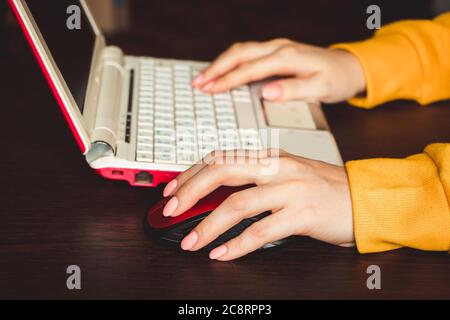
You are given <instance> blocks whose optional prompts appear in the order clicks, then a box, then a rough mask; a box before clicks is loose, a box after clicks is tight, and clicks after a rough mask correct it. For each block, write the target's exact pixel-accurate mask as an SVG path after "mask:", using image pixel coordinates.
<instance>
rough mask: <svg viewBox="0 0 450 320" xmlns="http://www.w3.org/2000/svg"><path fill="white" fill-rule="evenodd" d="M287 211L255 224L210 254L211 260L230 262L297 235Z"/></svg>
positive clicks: (284, 210)
mask: <svg viewBox="0 0 450 320" xmlns="http://www.w3.org/2000/svg"><path fill="white" fill-rule="evenodd" d="M290 220H291V219H290V215H288V214H287V212H286V209H282V210H281V211H279V212H276V213H273V214H271V215H270V216H268V217H266V218H264V219H262V220H260V221H257V222H255V223H253V224H252V225H251V226H250V227H248V228H247V229H245V230H244V232H242V233H241V234H240V235H239V236H237V237H236V238H234V239H231V240H230V241H228V242H227V243H225V244H224V245H222V246H219V247H217V248H215V249H214V250H212V251H211V252H210V258H211V259H216V260H219V261H229V260H233V259H237V258H240V257H242V256H245V255H246V254H249V253H250V252H253V251H255V250H258V249H259V248H261V247H263V246H264V245H266V244H268V243H270V242H274V241H277V240H280V239H284V238H287V237H289V236H291V235H293V234H294V233H295V229H294V224H293V223H292V221H290Z"/></svg>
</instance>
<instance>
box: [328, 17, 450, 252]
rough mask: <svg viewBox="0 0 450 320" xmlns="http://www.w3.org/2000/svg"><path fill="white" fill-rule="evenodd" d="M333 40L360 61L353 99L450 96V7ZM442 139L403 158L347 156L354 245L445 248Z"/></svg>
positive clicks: (447, 212) (447, 149)
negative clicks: (359, 91) (360, 91)
mask: <svg viewBox="0 0 450 320" xmlns="http://www.w3.org/2000/svg"><path fill="white" fill-rule="evenodd" d="M333 47H334V48H340V49H344V50H348V51H350V52H351V53H353V54H354V55H355V56H356V57H357V58H358V60H359V61H360V63H361V65H362V66H363V69H364V73H365V77H366V82H367V93H366V96H365V97H357V98H354V99H351V100H350V103H351V104H353V105H356V106H359V107H362V108H372V107H374V106H375V105H378V104H381V103H384V102H386V101H389V100H394V99H413V100H416V101H418V102H419V103H420V104H423V105H424V104H428V103H431V102H433V101H437V100H443V99H448V98H450V13H447V14H444V15H441V16H439V17H438V18H436V19H435V20H433V21H426V20H419V21H402V22H397V23H393V24H391V25H388V26H386V27H384V28H382V29H381V30H379V31H378V32H377V33H376V34H375V36H374V37H373V38H372V39H369V40H367V41H362V42H356V43H350V44H338V45H335V46H333ZM449 126H450V119H449ZM430 142H431V141H430ZM442 142H447V143H436V144H432V145H429V146H428V147H427V148H426V149H425V151H424V152H423V153H421V154H417V155H413V156H411V157H408V158H406V159H369V160H360V161H350V162H348V163H347V164H346V168H347V171H348V175H349V180H350V188H351V194H352V203H353V214H354V218H353V219H354V228H355V239H356V244H357V247H358V250H359V252H361V253H368V252H380V251H386V250H392V249H396V248H400V247H411V248H417V249H421V250H434V251H449V250H450V143H449V142H450V136H449V137H448V140H447V141H442Z"/></svg>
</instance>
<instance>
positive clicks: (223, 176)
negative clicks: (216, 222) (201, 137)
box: [163, 158, 268, 217]
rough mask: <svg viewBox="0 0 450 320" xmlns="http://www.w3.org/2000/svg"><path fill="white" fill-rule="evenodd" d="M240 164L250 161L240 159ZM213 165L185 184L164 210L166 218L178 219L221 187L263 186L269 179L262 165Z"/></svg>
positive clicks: (229, 161)
mask: <svg viewBox="0 0 450 320" xmlns="http://www.w3.org/2000/svg"><path fill="white" fill-rule="evenodd" d="M237 161H239V163H246V161H248V159H245V158H238V159H237ZM226 162H228V163H225V164H212V165H208V166H205V167H204V168H203V169H202V170H200V171H199V172H198V173H197V174H196V175H194V176H193V177H192V178H191V179H189V181H187V182H185V183H184V185H183V186H182V187H180V189H178V190H177V192H176V193H175V194H174V196H173V198H172V199H171V200H170V201H169V202H168V203H167V205H166V207H165V208H164V210H163V214H164V215H165V216H172V217H176V216H179V215H180V214H182V213H184V212H186V210H189V209H190V208H192V207H193V206H194V205H195V204H196V203H197V202H198V201H199V200H200V199H202V198H204V197H205V196H207V195H208V194H209V193H211V192H212V191H214V190H216V189H217V188H218V187H219V186H230V187H235V186H243V185H247V184H257V185H260V184H263V183H262V181H264V179H267V178H268V177H266V176H262V175H261V174H260V165H259V164H258V163H251V164H229V163H232V160H227V161H226Z"/></svg>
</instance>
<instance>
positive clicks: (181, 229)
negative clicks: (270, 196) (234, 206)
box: [145, 186, 285, 249]
mask: <svg viewBox="0 0 450 320" xmlns="http://www.w3.org/2000/svg"><path fill="white" fill-rule="evenodd" d="M249 187H250V186H246V187H238V188H231V187H221V188H219V189H217V190H216V191H214V192H212V193H211V194H209V195H208V196H206V197H205V198H203V199H201V200H200V201H199V202H198V203H197V204H196V205H195V206H194V207H192V208H191V209H190V210H188V211H187V212H185V213H183V214H182V215H180V216H178V217H164V216H163V214H162V212H163V209H164V206H165V205H166V203H167V201H168V200H169V199H163V200H161V201H160V202H158V203H157V204H156V205H155V206H154V207H153V208H151V210H150V212H149V213H148V215H147V219H146V220H145V229H146V230H147V232H148V233H149V235H150V236H152V237H156V238H159V239H163V240H166V241H170V242H173V243H180V242H181V240H183V238H184V237H185V236H187V235H188V234H189V232H190V231H191V230H192V229H193V228H195V227H196V226H197V225H198V224H199V223H200V222H201V221H202V220H203V219H204V218H205V217H207V216H208V215H209V214H210V213H211V212H212V211H213V210H214V209H216V208H217V207H218V206H219V205H220V204H221V203H222V202H223V201H224V200H225V199H226V198H228V197H229V196H230V195H231V194H233V193H235V192H238V191H241V190H243V189H245V188H249ZM269 214H271V212H264V213H261V214H259V215H257V216H255V217H252V218H249V219H245V220H242V221H241V222H240V223H239V224H237V225H235V226H234V227H232V228H231V229H229V230H228V231H227V232H225V233H224V234H222V235H221V236H220V237H218V238H217V239H216V240H215V241H213V242H212V243H211V244H209V245H208V246H207V247H206V248H207V249H209V248H213V247H217V246H219V245H221V244H223V243H225V242H227V241H228V240H230V239H232V238H235V237H236V236H238V235H239V234H240V233H241V232H242V231H244V230H245V229H246V228H248V227H249V226H250V225H251V224H253V223H254V222H256V221H258V220H261V219H263V218H265V217H267V216H268V215H269ZM284 242H285V240H279V241H275V242H271V243H268V244H266V245H265V246H264V247H263V248H264V249H266V248H272V247H276V246H279V245H280V244H282V243H284Z"/></svg>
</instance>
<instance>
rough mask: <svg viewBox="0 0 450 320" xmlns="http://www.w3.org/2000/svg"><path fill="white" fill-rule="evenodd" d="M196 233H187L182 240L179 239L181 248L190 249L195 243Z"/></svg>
mask: <svg viewBox="0 0 450 320" xmlns="http://www.w3.org/2000/svg"><path fill="white" fill-rule="evenodd" d="M197 240H198V235H197V232H191V233H189V234H188V235H187V236H186V237H185V238H184V239H183V241H181V249H183V250H191V249H192V248H193V247H194V246H195V244H196V243H197Z"/></svg>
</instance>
